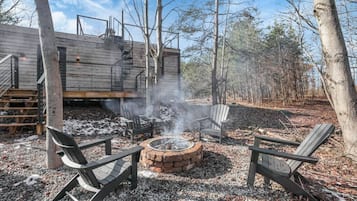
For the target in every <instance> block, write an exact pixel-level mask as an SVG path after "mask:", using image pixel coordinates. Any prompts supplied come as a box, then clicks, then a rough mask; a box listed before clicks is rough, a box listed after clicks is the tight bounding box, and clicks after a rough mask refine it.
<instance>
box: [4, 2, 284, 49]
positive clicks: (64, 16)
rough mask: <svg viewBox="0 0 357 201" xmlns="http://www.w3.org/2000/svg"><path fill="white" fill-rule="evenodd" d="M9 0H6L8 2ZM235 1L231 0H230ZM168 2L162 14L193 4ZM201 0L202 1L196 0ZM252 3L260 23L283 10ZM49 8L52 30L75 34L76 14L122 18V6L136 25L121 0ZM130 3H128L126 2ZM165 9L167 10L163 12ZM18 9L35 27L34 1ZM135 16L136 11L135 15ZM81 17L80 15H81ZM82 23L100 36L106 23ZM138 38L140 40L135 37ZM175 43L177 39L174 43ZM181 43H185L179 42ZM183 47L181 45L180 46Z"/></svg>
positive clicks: (280, 4)
mask: <svg viewBox="0 0 357 201" xmlns="http://www.w3.org/2000/svg"><path fill="white" fill-rule="evenodd" d="M11 1H12V0H8V2H11ZM231 1H232V2H234V0H231ZM127 2H132V0H127ZM168 2H171V3H170V4H169V5H168V6H167V7H165V8H164V15H165V14H166V13H167V12H168V11H169V10H171V8H175V7H179V8H184V7H186V6H188V5H190V4H191V3H192V1H190V0H174V1H172V0H163V4H164V5H165V4H167V3H168ZM197 2H201V1H197ZM248 2H250V4H251V5H253V6H256V7H257V8H258V9H259V11H260V18H261V19H262V21H263V23H262V24H263V26H267V25H270V24H272V23H273V22H274V20H275V19H276V18H279V12H282V11H285V10H286V7H287V5H286V1H285V0H254V1H252V0H249V1H248ZM49 3H50V8H51V11H52V19H53V23H54V28H55V31H59V32H65V33H73V34H75V33H76V21H77V20H76V17H77V14H79V15H85V16H91V17H96V18H100V19H104V20H107V19H108V18H109V16H113V17H115V18H117V19H118V20H120V19H121V11H122V10H123V9H124V10H125V12H124V13H125V14H124V18H125V22H126V23H130V24H137V23H136V22H137V20H136V22H135V21H133V19H132V17H130V15H129V13H132V14H134V13H135V12H134V11H133V10H132V7H131V8H129V9H127V8H126V6H125V3H124V1H123V0H49ZM155 4H156V1H155V0H149V5H151V6H150V11H149V15H150V16H151V20H150V21H151V22H153V21H154V20H153V19H154V16H155V14H154V12H155ZM129 6H130V3H129ZM165 10H166V13H165ZM17 12H18V13H20V15H22V16H23V20H22V22H21V23H20V25H21V26H27V27H29V26H30V27H34V28H36V27H37V26H38V25H37V18H36V12H35V5H34V1H33V0H21V5H20V8H18V9H17ZM134 15H135V14H134ZM177 15H178V14H177V13H176V12H174V11H173V12H171V13H170V14H169V15H168V17H167V19H166V20H165V21H164V23H163V26H164V27H169V26H170V25H171V24H172V23H173V22H174V21H175V20H176V18H177ZM82 19H83V18H82ZM81 21H83V22H82V23H83V26H84V27H85V28H84V29H85V33H91V34H95V35H99V34H102V33H104V31H105V25H104V23H103V22H100V23H98V21H94V20H89V19H83V20H81ZM131 32H133V33H132V35H134V36H137V37H139V36H140V37H141V35H142V34H141V31H140V29H137V28H136V29H134V28H133V29H132V30H131ZM135 40H141V39H138V38H137V39H135ZM173 43H174V45H173V46H175V43H176V44H177V41H175V42H173ZM180 43H184V41H181V42H180ZM182 46H184V44H183V45H180V47H182Z"/></svg>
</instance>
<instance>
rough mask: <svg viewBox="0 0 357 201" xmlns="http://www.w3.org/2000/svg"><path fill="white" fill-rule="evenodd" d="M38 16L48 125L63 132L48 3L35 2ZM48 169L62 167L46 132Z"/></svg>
mask: <svg viewBox="0 0 357 201" xmlns="http://www.w3.org/2000/svg"><path fill="white" fill-rule="evenodd" d="M35 3H36V10H37V14H38V23H39V35H40V44H41V53H42V58H43V65H44V72H45V76H46V83H45V84H46V103H47V104H46V110H47V119H46V121H47V125H49V126H53V127H55V128H57V129H60V130H62V127H63V95H62V83H61V76H60V71H59V64H58V57H57V47H56V44H55V39H56V38H55V33H54V30H53V24H52V16H51V11H50V6H49V4H48V1H43V0H35ZM46 149H47V167H48V168H51V169H52V168H57V167H59V166H61V165H62V162H61V160H60V158H59V157H58V156H57V154H56V145H55V144H54V143H53V141H52V138H51V134H50V133H49V131H48V130H47V132H46Z"/></svg>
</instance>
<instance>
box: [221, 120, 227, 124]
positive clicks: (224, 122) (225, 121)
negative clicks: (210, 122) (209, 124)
mask: <svg viewBox="0 0 357 201" xmlns="http://www.w3.org/2000/svg"><path fill="white" fill-rule="evenodd" d="M228 122H229V119H226V120H224V121H221V123H222V124H226V123H228Z"/></svg>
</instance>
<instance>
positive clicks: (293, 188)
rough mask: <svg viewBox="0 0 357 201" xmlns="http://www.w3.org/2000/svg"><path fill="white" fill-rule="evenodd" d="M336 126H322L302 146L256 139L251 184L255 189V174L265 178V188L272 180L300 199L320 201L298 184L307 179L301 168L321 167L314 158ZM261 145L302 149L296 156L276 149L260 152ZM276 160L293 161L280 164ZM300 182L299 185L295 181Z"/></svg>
mask: <svg viewBox="0 0 357 201" xmlns="http://www.w3.org/2000/svg"><path fill="white" fill-rule="evenodd" d="M333 131H334V126H333V125H331V124H318V125H316V126H315V127H314V129H313V130H312V131H311V132H310V134H309V135H308V136H307V137H306V138H305V139H304V140H303V141H302V142H301V144H299V143H297V142H291V141H286V140H281V139H274V138H269V137H264V136H256V137H255V140H254V146H250V147H249V149H250V150H252V156H251V160H250V167H249V173H248V180H247V184H248V186H249V187H253V185H254V180H255V174H256V173H259V174H261V175H263V176H264V181H265V185H269V183H270V179H272V180H273V181H275V182H277V183H279V184H280V185H282V186H283V187H284V188H285V190H286V191H288V192H292V193H293V194H296V195H303V196H306V197H308V198H309V200H317V199H316V198H315V197H314V196H313V195H311V194H310V193H309V192H308V191H306V190H305V189H304V188H302V186H301V185H299V183H298V182H296V181H297V179H298V178H300V179H304V178H303V177H302V176H301V175H300V174H299V173H298V172H297V170H298V168H299V167H300V166H301V165H302V164H303V162H308V163H317V161H318V159H316V158H312V157H311V155H312V154H313V153H314V152H315V150H316V149H317V148H318V147H319V146H320V145H321V144H322V143H323V142H324V141H325V140H326V139H327V138H328V137H329V136H330V135H331V133H332V132H333ZM261 141H267V142H274V143H280V144H285V145H293V146H298V147H297V149H296V151H295V152H294V154H290V153H284V152H278V151H275V150H272V149H264V148H259V144H260V142H261ZM276 157H280V158H285V159H289V160H287V161H285V160H279V159H277V158H276ZM295 180H296V181H295Z"/></svg>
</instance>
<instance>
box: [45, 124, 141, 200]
mask: <svg viewBox="0 0 357 201" xmlns="http://www.w3.org/2000/svg"><path fill="white" fill-rule="evenodd" d="M47 128H48V129H49V131H50V133H51V136H52V139H53V141H54V142H55V144H57V145H58V146H59V147H60V148H62V151H59V152H57V153H58V154H59V155H60V156H61V159H62V161H63V163H64V164H65V165H66V166H68V167H70V168H74V169H76V170H77V171H78V174H77V175H76V176H74V177H73V178H72V179H71V180H70V181H69V182H68V183H67V184H66V186H64V188H63V189H62V190H61V191H60V192H59V193H58V194H57V195H56V197H55V198H54V199H53V200H54V201H55V200H60V199H62V198H63V197H64V196H65V195H68V196H69V198H71V199H72V200H78V199H77V198H75V197H74V196H73V195H72V194H70V192H69V191H70V190H72V189H73V188H74V187H76V186H77V185H78V184H79V185H80V186H81V187H83V188H84V189H86V190H88V191H91V192H94V193H95V194H94V196H93V197H92V198H91V199H90V200H93V201H94V200H103V198H104V197H105V196H107V195H108V194H109V193H110V192H112V191H113V190H115V189H116V188H117V187H118V186H119V185H120V184H121V183H122V182H124V181H130V183H131V186H130V188H131V189H135V188H136V186H137V163H138V161H139V156H140V151H141V150H142V149H143V148H142V147H140V146H136V147H133V148H130V149H127V150H125V151H122V152H120V153H118V154H115V155H111V139H112V138H106V139H102V140H96V141H93V142H91V143H86V144H79V145H77V143H76V142H75V141H74V139H73V137H72V136H70V135H68V134H66V133H63V132H60V131H59V130H57V129H55V128H53V127H50V126H48V127H47ZM102 143H104V144H105V154H106V157H104V158H101V159H99V160H97V161H92V162H89V161H87V160H86V158H85V157H84V155H83V153H82V152H81V150H83V149H87V148H90V147H93V146H96V145H98V144H102ZM128 156H131V161H130V160H128V161H124V160H123V158H125V157H128ZM128 159H129V158H128Z"/></svg>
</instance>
